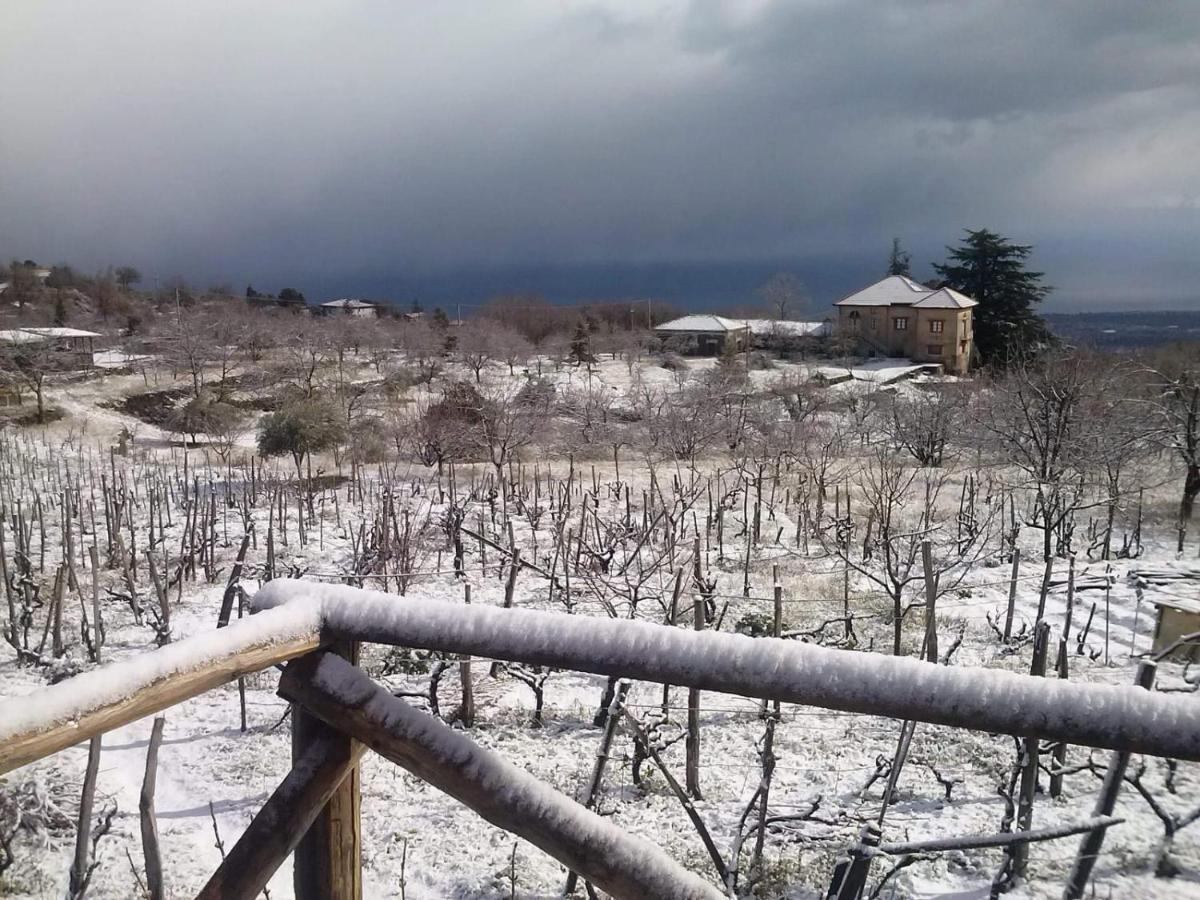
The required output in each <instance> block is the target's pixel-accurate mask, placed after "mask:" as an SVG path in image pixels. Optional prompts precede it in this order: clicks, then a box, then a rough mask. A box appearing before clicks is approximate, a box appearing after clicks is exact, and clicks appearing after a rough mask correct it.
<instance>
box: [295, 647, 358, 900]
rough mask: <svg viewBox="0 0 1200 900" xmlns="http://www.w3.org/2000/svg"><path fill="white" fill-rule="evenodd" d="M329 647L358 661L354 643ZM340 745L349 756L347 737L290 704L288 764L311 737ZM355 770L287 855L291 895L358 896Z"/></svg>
mask: <svg viewBox="0 0 1200 900" xmlns="http://www.w3.org/2000/svg"><path fill="white" fill-rule="evenodd" d="M332 652H334V653H336V654H337V655H338V656H341V657H343V658H344V659H346V660H348V661H349V662H350V663H351V664H353V665H357V664H358V643H357V642H342V643H338V644H336V645H334V647H333V648H332ZM325 741H331V742H333V743H334V744H341V745H342V746H341V747H340V748H339V752H341V753H343V754H345V755H353V754H354V753H355V749H354V747H353V739H351V738H349V737H347V736H345V735H344V734H341V733H340V732H338V731H336V730H335V729H333V728H331V727H330V726H328V725H326V724H325V723H324V722H322V721H321V720H320V719H318V718H317V717H316V716H313V715H310V714H309V713H307V712H305V711H304V709H303V707H301V706H299V705H298V704H293V705H292V764H293V765H296V764H298V763H299V762H300V761H301V760H303V759H304V757H305V753H306V751H307V750H308V749H309V747H310V746H311V745H312V744H314V743H316V742H325ZM359 801H360V798H359V770H358V766H357V765H355V767H354V769H353V770H352V771H351V772H350V773H349V774H348V775H347V776H346V777H345V779H344V780H343V781H342V783H341V784H340V785H338V787H337V789H336V790H335V791H334V792H333V793H332V794H331V795H330V797H329V802H328V803H326V804H325V806H324V807H323V808H322V809H321V811H320V812H319V813H317V817H316V819H315V820H314V821H313V823H312V825H310V826H309V828H308V831H307V832H306V833H305V835H304V837H303V838H301V839H300V843H299V844H298V845H297V847H296V851H295V853H294V854H293V860H294V863H293V884H294V890H295V894H296V900H362V869H361V859H360V857H361V851H362V840H361V835H360V832H359Z"/></svg>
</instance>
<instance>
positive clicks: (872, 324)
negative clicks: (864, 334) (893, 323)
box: [867, 318, 879, 331]
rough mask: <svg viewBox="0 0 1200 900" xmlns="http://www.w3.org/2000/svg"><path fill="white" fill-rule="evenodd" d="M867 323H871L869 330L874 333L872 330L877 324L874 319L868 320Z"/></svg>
mask: <svg viewBox="0 0 1200 900" xmlns="http://www.w3.org/2000/svg"><path fill="white" fill-rule="evenodd" d="M867 321H868V322H870V323H871V330H872V331H874V330H875V326H876V325H878V324H879V323H878V322H876V321H875V319H874V318H871V319H868V320H867Z"/></svg>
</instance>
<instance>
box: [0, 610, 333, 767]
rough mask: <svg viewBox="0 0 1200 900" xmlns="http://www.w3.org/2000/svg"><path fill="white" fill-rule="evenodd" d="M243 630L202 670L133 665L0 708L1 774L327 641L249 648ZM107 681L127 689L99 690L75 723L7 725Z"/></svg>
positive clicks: (232, 631)
mask: <svg viewBox="0 0 1200 900" xmlns="http://www.w3.org/2000/svg"><path fill="white" fill-rule="evenodd" d="M246 622H247V623H251V622H253V619H247V620H246ZM239 627H240V623H239V624H238V625H231V626H230V627H229V628H226V629H223V630H222V635H224V636H229V637H231V638H234V639H233V640H230V641H229V642H228V647H226V648H221V649H220V650H219V651H218V652H216V653H214V655H212V656H210V657H208V658H206V659H205V660H204V661H203V663H202V664H200V665H198V666H196V667H195V668H191V669H186V670H183V671H170V666H165V667H163V666H153V665H151V666H146V665H137V664H140V663H142V661H143V660H142V658H141V657H138V658H135V659H133V660H130V661H128V662H127V663H118V664H115V665H109V666H106V667H104V668H103V669H98V670H96V671H94V672H89V673H85V674H83V675H77V676H76V677H75V678H69V679H67V680H66V681H60V682H59V683H58V684H56V685H52V686H51V687H48V688H45V689H43V690H41V691H38V692H36V693H34V694H32V695H30V696H28V697H17V698H14V699H12V700H7V701H5V702H4V703H2V704H0V775H3V774H4V773H6V772H11V771H12V770H13V769H16V768H19V767H21V766H23V765H26V764H28V763H31V762H33V761H34V760H37V759H41V758H42V757H43V756H49V755H50V754H52V753H57V752H58V751H59V750H63V749H65V748H67V747H70V746H73V745H75V744H78V743H79V742H81V741H86V740H89V739H90V738H92V737H95V736H96V735H98V734H103V733H104V732H106V731H111V730H112V729H114V728H119V727H120V726H122V725H128V724H129V723H130V722H136V721H137V720H138V719H141V718H143V717H144V716H149V715H153V714H154V713H157V712H160V711H162V710H164V709H166V708H167V707H169V706H174V705H175V704H176V703H181V702H183V701H184V700H188V699H190V698H192V697H195V696H197V695H198V694H203V693H204V692H205V691H209V690H212V689H213V688H215V687H218V686H220V685H222V684H225V683H227V682H230V681H233V680H235V679H236V678H238V676H240V675H250V674H253V673H254V672H258V671H261V670H262V669H265V668H267V667H268V666H273V665H275V664H277V663H281V662H287V661H288V660H289V659H292V658H293V657H296V656H302V655H303V654H305V653H310V652H312V651H313V650H315V649H317V648H318V647H319V646H320V645H321V639H320V636H319V634H318V633H317V632H316V631H314V632H313V633H311V634H305V635H301V636H293V637H289V638H287V639H283V640H279V641H274V640H267V641H266V642H264V643H257V644H251V645H249V646H246V645H244V644H242V643H240V642H239V641H238V640H236V638H237V637H238V634H237V632H238V629H239ZM206 637H207V635H200V636H198V638H189V639H188V640H185V641H178V642H176V643H174V644H170V645H168V646H166V647H162V648H160V649H158V650H155V651H153V652H152V653H149V654H144V655H143V656H145V657H158V656H159V655H160V654H170V653H173V652H174V653H179V652H180V651H181V650H187V649H188V647H189V644H190V642H191V641H195V640H198V639H201V638H206ZM218 646H219V645H218ZM164 669H166V671H165V672H164ZM123 672H124V674H128V675H129V678H128V680H127V681H125V680H123V679H122V673H123ZM105 679H109V680H111V681H112V682H113V683H119V684H120V689H119V690H117V689H114V690H112V691H106V690H101V689H97V690H96V691H95V693H96V696H97V702H96V703H95V704H91V705H89V706H88V707H87V709H86V711H85V712H83V713H81V714H80V715H79V716H78V718H76V719H70V718H68V717H65V716H64V717H61V718H59V717H53V718H54V721H53V722H52V724H49V725H43V724H41V723H37V724H31V725H23V726H20V727H18V728H16V729H13V730H11V731H9V730H8V729H6V728H5V727H4V723H6V722H13V721H18V719H17V716H18V715H19V716H20V720H19V721H21V722H26V721H28V710H29V707H30V705H31V704H35V705H36V704H39V703H53V702H55V701H58V700H60V699H63V698H69V697H70V696H71V692H72V690H73V689H75V688H77V687H79V686H80V684H81V683H83V684H86V685H87V686H88V687H89V688H93V687H95V686H96V685H98V684H102V683H104V682H105Z"/></svg>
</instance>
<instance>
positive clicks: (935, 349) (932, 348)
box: [925, 344, 942, 356]
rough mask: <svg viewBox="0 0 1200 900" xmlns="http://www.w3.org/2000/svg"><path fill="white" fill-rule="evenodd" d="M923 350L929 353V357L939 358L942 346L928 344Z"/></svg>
mask: <svg viewBox="0 0 1200 900" xmlns="http://www.w3.org/2000/svg"><path fill="white" fill-rule="evenodd" d="M925 349H926V350H928V351H929V355H930V356H941V355H942V345H941V344H930V345H929V346H928V347H926V348H925Z"/></svg>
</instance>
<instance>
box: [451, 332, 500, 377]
mask: <svg viewBox="0 0 1200 900" xmlns="http://www.w3.org/2000/svg"><path fill="white" fill-rule="evenodd" d="M492 338H493V335H492V329H491V328H489V327H488V326H487V325H485V324H484V323H483V322H482V321H480V320H478V319H476V320H472V321H469V322H467V323H466V324H465V325H463V326H462V327H461V328H459V329H458V332H457V335H456V340H455V345H454V349H455V352H456V355H457V356H458V358H459V359H460V360H461V361H462V363H463V365H465V366H466V367H467V368H468V369H470V370H471V371H472V372H473V373H475V383H476V384H479V383H480V382H481V379H482V375H483V370H484V369H485V368H487V365H488V363H490V362H491V361H492V360H493V359H494V358H496V346H495V344H494V343H493V340H492Z"/></svg>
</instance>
